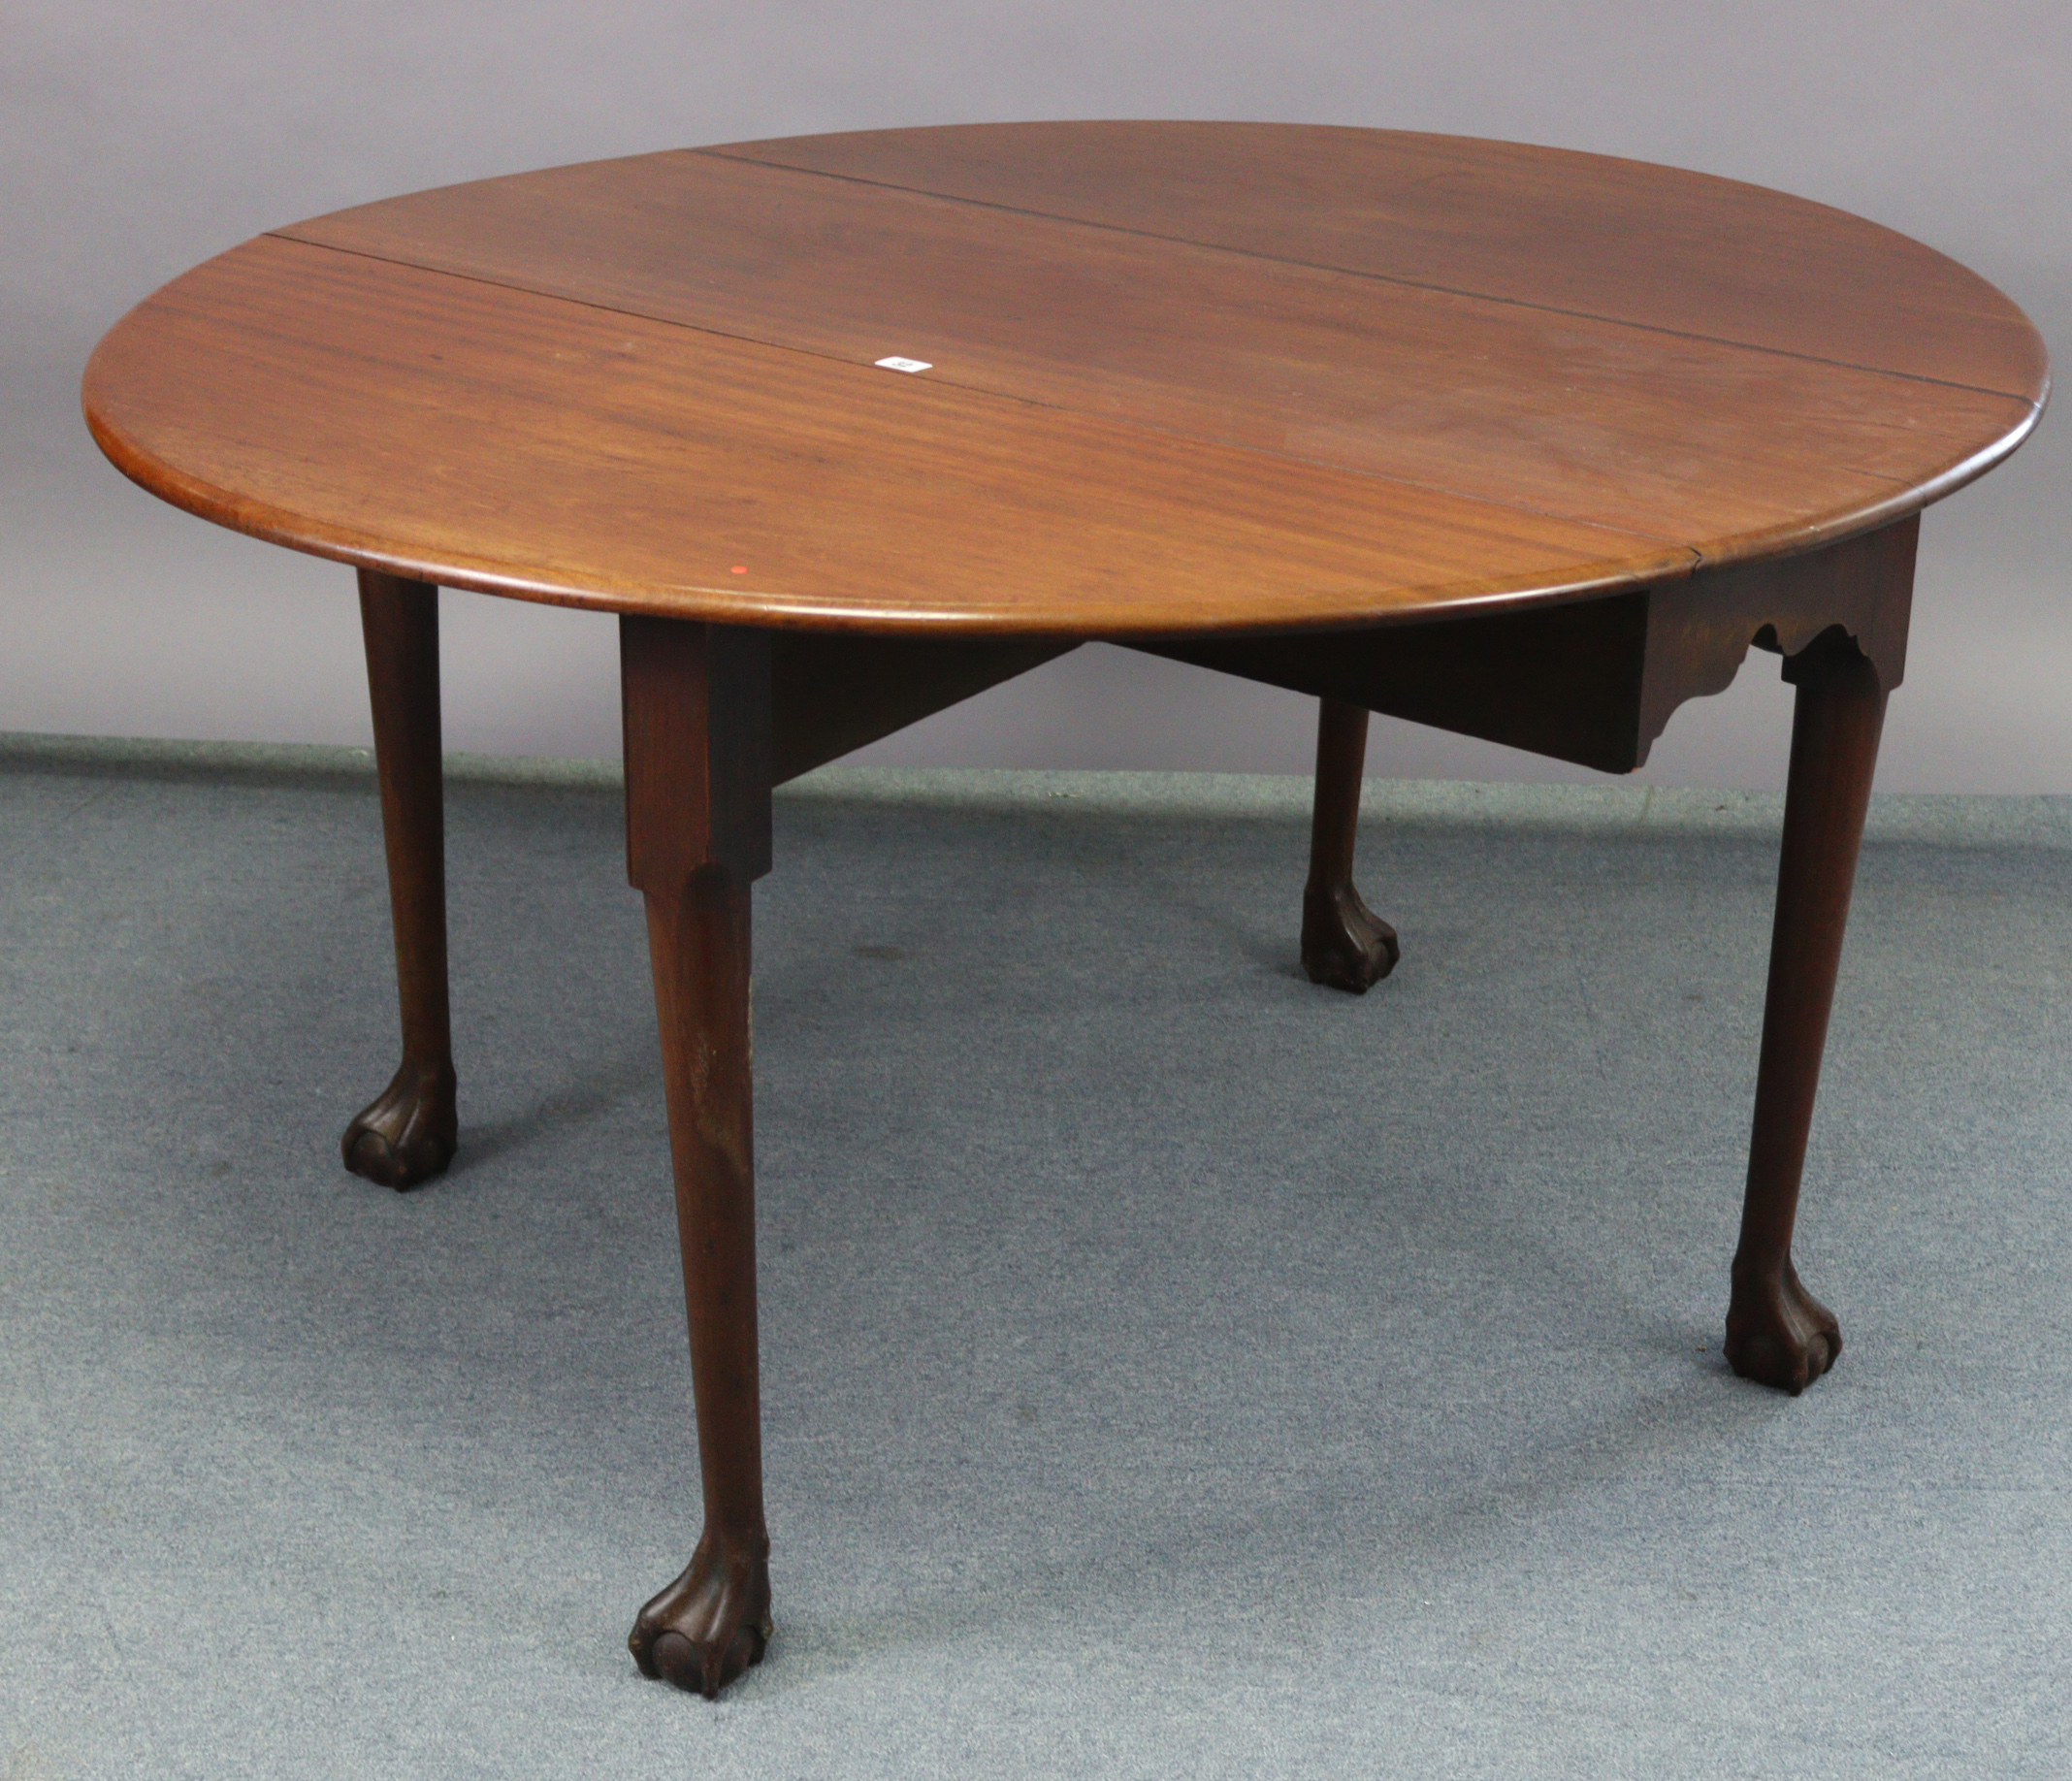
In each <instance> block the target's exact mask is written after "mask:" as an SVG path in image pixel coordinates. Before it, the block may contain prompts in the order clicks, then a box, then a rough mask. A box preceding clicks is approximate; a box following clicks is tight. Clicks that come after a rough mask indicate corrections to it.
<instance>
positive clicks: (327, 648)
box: [0, 0, 2072, 793]
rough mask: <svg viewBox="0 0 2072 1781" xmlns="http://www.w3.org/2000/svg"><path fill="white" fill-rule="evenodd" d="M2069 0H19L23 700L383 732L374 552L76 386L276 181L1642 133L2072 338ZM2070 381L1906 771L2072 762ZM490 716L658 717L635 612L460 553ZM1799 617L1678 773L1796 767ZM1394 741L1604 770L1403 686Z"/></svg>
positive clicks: (1069, 695)
mask: <svg viewBox="0 0 2072 1781" xmlns="http://www.w3.org/2000/svg"><path fill="white" fill-rule="evenodd" d="M2068 115H2072V7H2068V6H2066V5H2065V4H2064V0H1966V3H1964V4H1958V3H1957V0H1932V3H1921V4H1915V5H1913V6H1911V7H1909V6H1906V5H1904V4H1900V5H1894V4H1893V3H1892V0H1878V3H1877V4H1867V3H1865V0H1834V3H1827V4H1823V3H1821V0H1739V3H1730V0H1715V3H1714V4H1712V5H1708V6H1703V7H1697V6H1691V7H1666V6H1664V5H1663V4H1661V0H1565V3H1564V4H1559V5H1556V4H1552V3H1534V0H1450V3H1449V4H1437V3H1435V4H1428V5H1420V6H1402V5H1392V4H1374V3H1370V4H1362V5H1345V4H1335V3H1332V0H1279V4H1277V5H1273V6H1263V5H1260V4H1258V3H1257V0H1243V3H1236V0H1204V3H1198V4H1187V3H1185V0H1140V3H1139V4H1137V5H1135V6H1119V5H1117V4H1114V0H1050V3H1048V4H1043V5H1034V6H1025V5H1010V4H1003V3H1001V0H993V3H991V4H983V3H978V0H881V3H879V4H874V5H855V4H851V5H842V4H832V3H829V0H755V3H754V4H748V5H743V4H740V3H739V0H730V3H728V4H689V5H687V4H680V3H679V4H668V3H665V0H616V3H609V4H604V5H599V4H597V3H596V0H593V4H591V5H588V6H583V7H577V6H574V5H569V4H562V5H552V4H543V3H541V0H503V3H502V4H498V5H494V6H492V5H488V4H479V3H477V4H469V3H463V0H358V3H357V4H355V5H353V6H350V7H342V6H328V7H318V6H313V5H312V6H296V5H292V4H288V3H286V0H183V3H182V4H180V5H178V6H167V5H163V4H150V3H148V0H7V4H6V6H5V8H4V11H0V175H4V178H0V375H4V378H5V384H4V389H5V397H4V410H0V529H4V530H0V729H30V730H47V731H71V732H88V733H104V734H122V735H168V736H208V737H220V738H263V739H274V740H307V741H361V740H364V739H365V737H366V733H367V731H366V716H365V711H364V693H363V688H362V684H361V681H360V667H359V663H358V636H357V631H356V617H355V608H354V605H353V601H352V599H351V598H350V585H351V581H350V576H349V574H348V573H347V572H346V571H345V570H343V569H340V568H339V567H336V566H333V565H329V564H320V563H316V562H313V561H310V560H308V559H304V558H298V557H294V556H291V555H290V554H288V553H286V552H283V551H280V550H276V549H274V548H271V547H268V546H264V545H260V544H256V543H252V542H250V541H248V540H244V539H241V538H237V537H234V536H232V535H230V534H226V533H223V532H220V531H217V530H216V529H214V528H212V527H209V526H205V525H203V524H201V523H200V522H198V521H194V520H190V519H187V518H185V517H184V516H181V515H178V514H176V513H174V512H173V511H172V510H171V509H169V508H165V507H162V506H160V505H159V504H158V503H157V502H153V501H152V500H150V499H149V498H148V497H146V496H145V495H144V494H142V493H141V492H140V491H138V490H136V489H133V488H131V487H130V486H129V485H128V484H127V483H126V482H124V481H122V480H121V479H120V478H119V477H118V476H117V475H116V474H115V472H114V471H113V470H111V469H110V468H109V467H108V466H107V465H105V464H104V463H103V462H102V461H101V459H100V457H99V455H98V454H97V453H96V452H95V450H94V448H93V446H92V444H91V442H90V441H89V440H88V438H87V437H86V435H85V431H84V429H83V427H82V426H81V423H80V421H79V418H78V399H77V384H78V376H79V372H80V369H81V365H82V364H83V363H84V360H85V357H86V354H87V352H88V350H89V349H90V347H91V346H92V344H93V341H94V340H95V339H96V338H97V337H98V336H99V334H100V333H101V331H102V330H103V329H104V328H106V327H107V326H108V325H109V324H110V323H111V322H113V320H114V319H115V318H116V316H117V315H119V314H120V313H121V312H122V310H123V309H124V308H127V307H128V306H129V305H130V304H131V303H132V302H134V301H135V300H136V299H138V298H139V297H141V296H143V295H144V294H145V293H146V292H147V291H148V290H150V289H151V288H152V287H154V286H155V285H157V284H159V283H161V282H163V281H164V280H165V279H167V278H169V277H172V276H173V275H176V274H177V273H178V272H180V271H182V270H184V269H185V268H186V267H187V266H189V265H191V264H193V263H194V262H195V261H197V260H200V259H202V258H204V257H205V256H207V255H209V254H211V253H214V252H216V251H218V250H219V249H221V248H224V247H227V246H229V245H231V244H232V243H236V242H238V241H241V240H243V238H245V237H247V236H250V235H253V234H255V233H257V232H258V231H260V230H262V229H265V228H267V227H269V226H272V225H274V224H276V223H281V222H285V221H289V220H291V219H294V218H296V217H300V216H305V215H308V214H311V213H313V212H316V211H321V210H332V209H335V208H337V207H339V206H341V205H347V204H356V203H360V202H362V201H365V200H368V199H372V198H376V197H381V196H385V195H387V194H390V193H394V192H399V191H405V190H409V189H413V188H416V187H421V186H427V185H436V184H441V183H445V182H447V181H450V180H456V179H466V178H479V177H481V176H484V175H489V174H496V173H505V172H512V171H516V170H518V169H522V168H528V167H536V166H542V165H547V164H551V163H554V162H559V161H567V160H576V159H584V158H590V157H595V156H601V155H611V154H620V153H630V152H633V151H637V150H642V149H648V148H655V147H662V146H677V145H689V144H696V143H704V142H719V141H728V140H737V139H742V138H748V137H757V136H774V135H785V134H791V133H794V132H803V131H811V130H833V129H857V128H865V127H872V126H883V125H892V124H915V123H937V122H955V121H963V120H971V119H984V118H1023V117H1043V116H1061V117H1071V116H1088V117H1091V116H1210V117H1251V118H1277V119H1291V120H1308V121H1319V122H1335V123H1352V124H1373V125H1394V126H1402V127H1408V128H1416V129H1425V130H1444V131H1458V132H1462V133H1466V134H1473V135H1483V136H1497V137H1508V138H1514V139H1520V140H1527V141H1536V142H1544V143H1553V144H1559V145H1562V146H1569V147H1575V148H1588V149H1596V150H1602V151H1605V152H1610V153H1615V154H1626V155H1635V156H1639V157H1643V158H1646V159H1651V160H1661V161H1667V162H1671V163H1675V164H1679V165H1682V166H1687V167H1696V168H1702V169H1705V170H1707V171H1709V172H1713V173H1719V174H1726V175H1730V176H1732V177H1733V178H1742V179H1751V180H1756V181H1759V182H1761V183H1764V184H1767V185H1775V186H1781V187H1784V188H1786V189H1788V190H1791V191H1795V192H1798V193H1802V194H1804V195H1806V196H1809V197H1813V198H1817V199H1821V200H1823V201H1825V202H1827V203H1829V204H1835V205H1839V206H1842V207H1844V208H1846V209H1848V210H1857V211H1861V212H1862V213H1863V214H1865V215H1868V216H1871V217H1875V218H1876V219H1877V220H1879V221H1880V222H1883V223H1887V224H1889V225H1891V226H1892V227H1894V228H1896V229H1900V230H1903V231H1905V232H1906V233H1908V234H1910V235H1914V236H1918V237H1919V238H1921V239H1922V240H1924V241H1926V242H1928V243H1932V244H1933V245H1935V246H1937V247H1939V248H1941V249H1943V250H1944V251H1946V252H1948V253H1951V254H1954V255H1956V256H1957V257H1958V258H1959V259H1960V260H1963V261H1965V262H1967V263H1968V264H1969V265H1971V266H1973V267H1975V268H1977V269H1978V270H1979V271H1980V272H1982V273H1983V274H1985V275H1986V276H1988V277H1990V278H1991V279H1992V280H1993V281H1994V282H1996V283H1998V284H1999V285H2001V286H2002V287H2003V288H2004V289H2005V290H2007V291H2008V292H2009V293H2011V294H2012V295H2013V296H2014V297H2015V298H2016V300H2017V301H2018V302H2020V303H2021V304H2023V307H2024V308H2027V310H2028V311H2029V313H2030V314H2031V315H2032V316H2033V317H2034V318H2035V320H2036V322H2037V324H2038V325H2039V326H2040V327H2041V328H2042V330H2043V332H2044V334H2045V336H2046V338H2047V339H2049V340H2051V341H2052V342H2053V345H2054V347H2055V348H2057V349H2059V350H2063V349H2065V348H2067V347H2072V123H2068V121H2067V119H2068ZM2068 468H2072V424H2065V423H2063V421H2062V417H2055V416H2054V417H2051V418H2047V419H2046V421H2045V423H2044V426H2043V428H2042V430H2041V433H2040V434H2039V436H2038V437H2037V438H2036V439H2035V440H2034V442H2032V443H2031V444H2030V445H2029V446H2028V447H2026V448H2025V449H2024V450H2023V452H2022V454H2021V455H2020V456H2018V457H2017V458H2016V459H2015V461H2014V462H2013V463H2012V464H2010V465H2009V466H2007V467H2006V468H2005V469H2003V470H1999V471H1997V472H1996V473H1995V474H1993V475H1992V476H1991V477H1989V478H1987V480H1986V481H1985V482H1983V483H1981V484H1979V485H1978V486H1976V487H1975V488H1973V489H1971V490H1968V491H1966V492H1964V493H1963V494H1960V495H1959V496H1958V497H1957V498H1956V499H1954V500H1953V501H1952V502H1949V503H1947V504H1946V505H1944V506H1942V507H1939V508H1937V509H1935V510H1934V511H1932V512H1931V513H1930V514H1929V516H1928V520H1927V523H1926V528H1925V531H1924V534H1923V550H1924V554H1923V561H1922V566H1921V580H1920V598H1919V602H1918V605H1917V617H1916V627H1915V645H1914V650H1913V660H1912V664H1911V666H1910V670H1909V679H1908V683H1907V686H1906V688H1905V689H1904V691H1903V692H1902V693H1901V694H1900V696H1898V697H1897V698H1896V699H1895V700H1894V706H1893V714H1892V718H1891V721H1890V725H1889V728H1888V730H1887V736H1888V740H1887V744H1886V753H1885V761H1884V768H1883V771H1882V773H1881V776H1880V784H1881V786H1883V787H1885V788H1887V789H1892V790H1916V791H1940V790H1957V791H1986V792H2034V791H2042V792H2059V793H2063V792H2072V696H2068V694H2067V689H2072V612H2068V610H2067V600H2066V599H2065V593H2066V587H2067V570H2066V564H2067V562H2068V559H2072V479H2068V476H2067V470H2068ZM445 615H446V627H447V635H448V638H449V647H448V652H447V654H448V668H447V706H448V741H449V745H450V746H454V747H461V748H473V749H481V750H487V751H493V752H511V753H533V752H537V753H551V754H568V755H598V756H604V755H609V754H612V753H614V752H615V750H616V746H617V735H616V726H617V707H616V693H615V687H614V666H615V664H614V659H613V649H614V642H613V634H612V628H611V626H610V623H609V621H607V620H602V619H599V618H596V617H588V616H582V615H571V614H566V613H557V612H550V611H548V610H546V609H544V608H536V607H522V606H519V605H517V604H515V603H513V602H509V601H500V600H488V599H478V598H474V597H469V596H465V595H450V594H449V595H448V596H446V597H445ZM1789 711H1790V707H1789V703H1788V699H1787V696H1786V695H1785V693H1784V690H1783V689H1782V688H1780V687H1779V686H1778V684H1777V682H1776V677H1775V669H1774V666H1773V665H1772V664H1770V663H1769V661H1768V660H1767V659H1766V658H1758V659H1757V661H1756V662H1754V663H1752V664H1750V667H1749V669H1748V670H1747V671H1746V672H1744V674H1743V676H1742V678H1741V680H1740V682H1739V683H1737V685H1736V686H1735V687H1734V689H1733V690H1732V692H1731V693H1729V694H1728V695H1727V696H1724V697H1722V698H1718V699H1713V700H1708V701H1705V702H1704V703H1702V704H1700V705H1698V706H1693V707H1687V708H1686V710H1685V711H1684V713H1683V714H1682V715H1681V716H1680V717H1679V718H1678V719H1677V721H1676V722H1675V723H1674V724H1672V726H1671V727H1670V729H1669V732H1668V734H1667V736H1666V737H1665V738H1664V740H1663V742H1662V743H1661V744H1660V745H1659V746H1658V748H1657V750H1656V756H1655V760H1654V761H1653V762H1651V764H1650V766H1649V768H1648V769H1647V770H1646V776H1647V777H1651V778H1654V779H1657V780H1659V781H1662V782H1665V783H1681V784H1717V785H1740V786H1766V785H1774V784H1778V783H1781V774H1782V766H1783V761H1784V743H1785V736H1786V729H1787V726H1788V722H1789ZM1310 726H1311V710H1310V708H1309V707H1308V706H1307V705H1306V704H1305V702H1304V701H1301V700H1298V699H1293V698H1290V697H1286V696H1280V695H1277V694H1272V693H1269V692H1266V691H1264V690H1254V689H1248V688H1246V687H1243V686H1240V685H1238V684H1236V683H1231V682H1226V681H1220V680H1216V679H1214V678H1212V677H1209V676H1206V675H1201V674H1197V673H1194V672H1192V671H1189V670H1184V669H1181V668H1178V667H1169V666H1165V665H1162V664H1154V663H1151V662H1149V660H1147V659H1142V658H1137V657H1132V656H1126V655H1122V654H1120V653H1117V652H1114V651H1096V650H1087V651H1082V652H1081V653H1080V654H1078V655H1077V656H1074V657H1070V658H1067V659H1066V660H1065V661H1064V662H1062V663H1060V664H1056V665H1054V666H1053V667H1052V668H1050V669H1048V670H1044V671H1042V672H1040V673H1039V674H1037V675H1035V676H1031V677H1029V678H1028V679H1026V680H1024V681H1022V682H1020V683H1017V684H1015V685H1013V686H1010V687H1008V688H1004V689H1001V690H999V691H998V692H996V693H994V694H992V695H989V696H987V698H986V699H984V700H981V701H978V702H977V703H975V704H973V705H971V706H967V707H964V708H962V709H960V710H959V711H956V712H952V713H947V714H945V715H944V716H942V717H940V718H938V719H936V720H934V721H932V722H931V723H930V724H928V725H924V726H922V727H919V728H918V729H915V730H912V731H909V732H907V734H906V735H905V736H903V737H900V738H896V739H894V740H893V741H891V742H889V743H886V744H882V745H880V748H879V749H878V750H877V751H875V752H876V755H877V758H879V759H886V760H895V761H928V762H944V763H954V764H975V765H983V764H1031V765H1056V766H1071V765H1080V766H1102V765H1142V766H1199V767H1208V768H1220V769H1232V770H1258V771H1298V770H1302V769H1304V768H1305V767H1306V765H1307V763H1308V757H1309V749H1310V738H1311V729H1310ZM1371 770H1372V771H1374V772H1376V773H1394V774H1404V775H1458V776H1480V777H1498V778H1503V777H1509V778H1545V777H1570V776H1573V777H1588V775H1583V774H1574V775H1570V774H1569V773H1568V772H1567V771H1566V770H1565V769H1561V768H1556V767H1552V766H1550V765H1549V764H1548V763H1544V762H1538V761H1532V760H1531V759H1529V758H1527V757H1523V756H1518V755H1514V754H1511V753H1509V752H1508V751H1505V750H1501V749H1495V748H1489V747H1484V746H1482V745H1479V744H1473V743H1469V742H1465V741H1462V740H1459V739H1456V738H1450V737H1445V736H1441V735H1440V734H1438V733H1437V732H1434V731H1429V730H1421V729H1415V728H1414V727H1411V726H1408V725H1397V724H1393V723H1389V724H1382V723H1377V725H1376V736H1375V741H1374V744H1373V749H1372V753H1371Z"/></svg>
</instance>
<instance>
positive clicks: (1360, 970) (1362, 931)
mask: <svg viewBox="0 0 2072 1781" xmlns="http://www.w3.org/2000/svg"><path fill="white" fill-rule="evenodd" d="M1402 956H1403V949H1402V947H1401V946H1400V945H1399V944H1398V943H1397V940H1396V930H1395V929H1394V928H1393V927H1391V926H1390V925H1389V924H1388V923H1386V922H1384V921H1382V919H1381V918H1380V917H1379V916H1377V915H1376V914H1375V912H1374V911H1373V910H1372V909H1370V908H1368V906H1367V905H1366V903H1365V902H1363V901H1362V900H1361V897H1360V892H1359V890H1358V889H1357V888H1356V887H1355V886H1354V885H1353V884H1352V882H1351V881H1350V880H1349V879H1348V880H1344V881H1342V882H1341V883H1339V884H1335V885H1329V886H1323V887H1320V888H1318V889H1316V890H1311V891H1309V892H1307V893H1306V894H1305V895H1304V897H1303V899H1302V968H1303V969H1304V971H1306V972H1307V973H1308V974H1309V978H1310V981H1311V983H1312V984H1326V985H1329V986H1330V987H1331V988H1334V989H1349V990H1350V991H1351V992H1352V993H1353V994H1354V995H1365V994H1366V993H1367V991H1368V990H1370V989H1372V988H1374V987H1375V985H1376V984H1378V983H1379V982H1380V981H1381V980H1382V979H1383V978H1384V977H1386V976H1387V975H1388V974H1389V973H1390V972H1391V971H1393V970H1394V969H1395V968H1396V962H1397V960H1398V959H1400V958H1401V957H1402Z"/></svg>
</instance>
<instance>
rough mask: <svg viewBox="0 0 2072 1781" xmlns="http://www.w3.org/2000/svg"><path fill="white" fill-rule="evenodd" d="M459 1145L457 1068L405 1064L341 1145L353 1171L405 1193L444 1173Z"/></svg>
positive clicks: (356, 1122)
mask: <svg viewBox="0 0 2072 1781" xmlns="http://www.w3.org/2000/svg"><path fill="white" fill-rule="evenodd" d="M459 1145H460V1118H459V1115H458V1113H457V1112H456V1109H455V1085H454V1076H453V1072H452V1070H451V1069H444V1070H439V1069H423V1068H420V1067H419V1066H418V1065H415V1064H411V1063H405V1064H404V1065H403V1067H402V1068H401V1069H399V1070H398V1071H397V1072H396V1074H395V1076H394V1077H393V1078H392V1079H391V1080H390V1083H389V1085H388V1086H387V1087H386V1088H384V1089H383V1090H382V1091H381V1093H380V1095H379V1096H378V1097H377V1098H376V1099H375V1100H374V1102H373V1103H372V1105H371V1106H369V1107H367V1108H366V1109H364V1110H363V1111H362V1112H361V1113H360V1115H359V1116H358V1117H356V1118H355V1119H354V1120H353V1122H352V1123H351V1124H350V1125H348V1126H347V1127H346V1128H345V1136H344V1137H343V1138H342V1139H341V1140H340V1144H339V1149H340V1152H341V1154H342V1155H343V1156H344V1158H345V1166H346V1168H348V1169H350V1170H351V1171H352V1172H353V1174H355V1175H361V1176H365V1177H366V1178H367V1179H368V1180H369V1181H371V1182H380V1184H381V1185H382V1186H384V1187H393V1188H395V1189H396V1190H397V1191H398V1192H399V1193H400V1192H402V1191H404V1190H405V1188H409V1187H415V1186H416V1185H417V1184H418V1182H428V1181H430V1180H431V1179H432V1178H433V1177H434V1176H435V1175H442V1174H444V1173H445V1169H446V1165H447V1164H448V1163H450V1162H451V1161H452V1160H453V1153H454V1151H455V1150H457V1149H458V1148H459Z"/></svg>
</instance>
